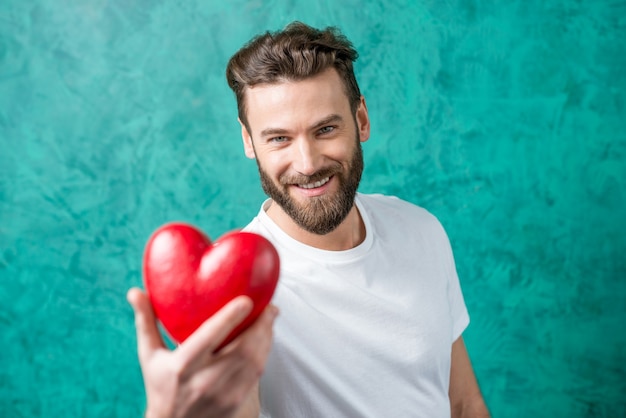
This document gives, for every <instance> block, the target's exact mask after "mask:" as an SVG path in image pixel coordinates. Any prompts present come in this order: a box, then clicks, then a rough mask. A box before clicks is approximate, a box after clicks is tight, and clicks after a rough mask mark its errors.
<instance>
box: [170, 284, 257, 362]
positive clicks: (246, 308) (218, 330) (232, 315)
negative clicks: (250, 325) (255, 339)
mask: <svg viewBox="0 0 626 418" xmlns="http://www.w3.org/2000/svg"><path fill="white" fill-rule="evenodd" d="M252 306H253V303H252V300H251V299H250V298H249V297H247V296H239V297H237V298H235V299H233V300H231V301H230V302H228V303H227V304H226V305H224V307H223V308H222V309H220V310H219V311H217V312H216V313H215V314H214V315H213V316H211V317H210V318H209V319H207V320H206V321H204V323H203V324H202V325H200V327H199V328H198V329H197V330H195V331H194V333H193V334H191V335H190V336H189V338H187V339H186V340H185V341H184V342H183V343H182V344H181V345H180V346H179V347H178V349H177V351H178V352H179V353H180V355H181V356H183V357H184V358H186V360H187V361H189V362H191V361H192V359H194V358H195V357H198V356H199V355H201V354H202V353H206V352H210V353H212V352H213V351H214V350H215V349H216V348H217V347H219V345H220V344H221V343H222V341H224V340H225V339H226V337H228V335H230V333H231V332H232V331H233V330H234V329H235V328H236V327H237V326H238V325H239V324H241V323H242V322H243V320H244V319H246V317H247V316H248V315H249V314H250V312H251V311H252Z"/></svg>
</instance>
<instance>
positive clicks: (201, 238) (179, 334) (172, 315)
mask: <svg viewBox="0 0 626 418" xmlns="http://www.w3.org/2000/svg"><path fill="white" fill-rule="evenodd" d="M279 265H280V263H279V258H278V253H277V251H276V249H275V248H274V246H273V245H272V244H271V243H270V242H269V241H268V240H267V239H265V238H263V237H262V236H260V235H258V234H253V233H249V232H238V231H236V232H230V233H228V234H225V235H224V236H222V237H221V238H220V239H218V240H217V241H215V243H212V242H211V241H210V239H209V237H208V236H206V235H205V234H204V233H202V232H201V231H200V230H198V229H197V228H195V227H194V226H191V225H188V224H183V223H171V224H167V225H164V226H162V227H160V228H159V229H157V230H156V231H155V232H154V233H153V235H152V236H151V237H150V239H149V241H148V243H147V245H146V248H145V252H144V263H143V273H144V283H145V286H146V289H147V291H148V295H149V297H150V301H151V303H152V306H153V308H154V311H155V314H156V316H157V318H158V319H159V321H160V322H161V324H162V325H163V327H164V328H165V330H166V331H167V332H168V334H169V335H170V337H171V338H172V339H174V340H175V341H177V342H179V343H180V342H183V341H184V340H185V339H186V338H187V337H189V335H191V334H192V333H193V332H194V331H195V330H196V329H197V328H198V327H199V326H200V325H201V324H202V323H203V322H204V321H205V320H206V319H207V318H209V317H210V316H212V315H213V314H215V313H216V312H217V311H218V310H219V309H220V308H222V307H223V306H224V305H225V304H226V303H228V302H229V301H230V300H232V299H233V298H235V297H237V296H239V295H247V296H249V297H250V298H251V299H252V300H253V301H254V308H253V310H252V312H251V313H250V315H249V316H248V317H247V318H246V319H245V321H244V322H243V323H242V324H241V325H240V326H239V327H237V328H236V329H235V330H234V331H233V332H232V333H231V334H230V335H229V336H228V338H227V339H226V340H225V341H224V343H223V344H222V345H221V346H220V347H222V346H224V345H226V344H227V343H228V342H230V341H232V339H233V338H235V337H236V336H237V335H238V334H239V333H240V332H241V331H243V330H244V329H245V328H247V327H248V326H249V325H250V324H251V323H253V322H254V320H255V319H256V318H257V317H258V316H259V315H260V314H261V312H262V311H263V309H264V308H265V306H267V304H268V303H269V302H270V300H271V298H272V295H273V293H274V290H275V288H276V284H277V282H278V275H279Z"/></svg>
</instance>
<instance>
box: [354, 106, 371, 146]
mask: <svg viewBox="0 0 626 418" xmlns="http://www.w3.org/2000/svg"><path fill="white" fill-rule="evenodd" d="M356 124H357V129H358V130H359V138H360V140H361V142H365V141H367V140H368V139H369V138H370V117H369V115H368V114H367V105H366V104H365V97H363V96H361V102H360V103H359V107H358V108H357V109H356Z"/></svg>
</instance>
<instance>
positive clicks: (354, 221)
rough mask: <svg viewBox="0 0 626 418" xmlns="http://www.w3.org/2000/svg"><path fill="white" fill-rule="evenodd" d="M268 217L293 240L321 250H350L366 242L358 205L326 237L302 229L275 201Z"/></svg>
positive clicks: (268, 211) (271, 205)
mask: <svg viewBox="0 0 626 418" xmlns="http://www.w3.org/2000/svg"><path fill="white" fill-rule="evenodd" d="M267 215H268V216H269V217H270V218H271V219H272V220H273V221H274V222H276V224H277V225H278V226H279V227H280V228H281V229H282V230H283V231H285V233H287V235H289V236H290V237H292V238H293V239H295V240H298V241H300V242H301V243H303V244H305V245H309V246H311V247H314V248H319V249H321V250H327V251H344V250H349V249H351V248H354V247H356V246H357V245H359V244H360V243H362V242H363V241H364V240H365V224H364V223H363V219H362V218H361V214H360V213H359V210H358V209H357V207H356V205H353V206H352V209H351V210H350V213H348V216H346V219H344V220H343V222H341V224H339V226H338V227H337V228H335V229H334V230H333V231H331V232H329V233H328V234H325V235H318V234H314V233H312V232H309V231H307V230H305V229H302V227H300V226H299V225H298V224H296V223H295V222H294V221H293V219H291V217H290V216H289V215H287V214H286V213H285V212H284V211H283V210H282V208H281V207H280V206H278V205H277V204H276V203H274V202H273V201H272V202H271V203H270V207H269V208H267Z"/></svg>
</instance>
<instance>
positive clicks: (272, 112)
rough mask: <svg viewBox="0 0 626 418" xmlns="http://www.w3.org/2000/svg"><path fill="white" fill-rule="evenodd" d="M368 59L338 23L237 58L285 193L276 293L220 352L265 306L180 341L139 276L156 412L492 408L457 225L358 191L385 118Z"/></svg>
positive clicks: (269, 181) (250, 108) (270, 39)
mask: <svg viewBox="0 0 626 418" xmlns="http://www.w3.org/2000/svg"><path fill="white" fill-rule="evenodd" d="M356 57H357V53H356V51H355V50H354V49H353V47H352V45H351V44H350V42H349V41H348V40H347V39H346V38H345V37H344V36H343V35H341V34H340V33H339V32H338V31H337V30H335V29H332V28H328V29H326V30H323V31H319V30H316V29H313V28H310V27H308V26H306V25H304V24H301V23H294V24H291V25H289V26H288V27H287V28H285V30H283V31H281V32H277V33H273V34H272V33H267V34H264V35H262V36H259V37H257V38H255V39H253V40H252V41H251V42H250V43H249V44H247V45H246V46H244V48H242V49H241V50H240V51H239V52H238V53H237V54H235V55H234V56H233V57H232V58H231V60H230V62H229V64H228V68H227V79H228V83H229V85H230V87H231V88H232V89H233V91H234V92H235V95H236V98H237V104H238V111H239V121H240V123H241V132H242V137H243V144H244V150H245V154H246V156H248V157H249V158H254V159H256V161H257V164H258V168H259V173H260V178H261V184H262V186H263V189H264V191H265V192H266V194H267V195H268V196H269V197H270V199H268V200H267V201H266V202H265V203H264V204H263V206H262V208H261V210H260V212H259V215H258V216H257V217H256V218H255V219H254V220H253V221H252V222H251V223H250V224H249V225H248V226H247V227H246V230H248V231H252V232H256V233H259V234H262V235H264V236H265V237H267V238H268V239H270V240H271V241H272V242H273V243H274V245H275V246H276V248H277V250H278V252H279V254H280V257H281V276H280V282H279V285H278V288H277V290H276V294H275V296H274V300H273V304H274V305H275V306H274V305H272V306H270V307H268V308H267V310H266V311H265V312H264V314H263V315H262V316H261V317H260V318H259V319H258V320H257V321H256V322H255V323H254V324H253V326H251V327H250V328H249V329H248V330H246V331H245V332H244V333H243V334H241V335H240V336H239V337H238V338H237V339H235V340H234V341H233V342H232V343H230V344H229V345H227V346H226V347H225V348H223V349H222V350H220V351H219V352H218V353H214V350H215V348H216V347H218V346H219V345H220V342H221V341H222V340H223V339H224V338H225V337H226V336H227V335H228V334H229V333H230V331H231V330H232V329H233V328H235V327H236V326H237V324H238V323H240V322H241V321H242V320H243V319H244V318H245V317H246V315H247V314H248V313H249V311H250V309H251V301H250V300H249V299H247V298H245V297H241V298H237V299H236V300H234V301H233V302H231V303H230V304H228V305H227V306H225V307H224V308H223V309H222V310H221V311H220V312H219V313H217V314H216V315H215V316H213V317H212V318H210V319H209V320H207V321H206V322H205V323H204V324H203V325H202V326H201V327H200V328H199V329H198V330H197V331H196V332H195V333H194V334H193V335H192V336H191V337H190V338H189V339H188V340H186V341H185V342H184V343H183V344H181V345H180V346H179V347H177V349H176V350H173V351H169V350H167V349H166V348H165V346H164V344H163V341H162V339H161V337H160V335H159V332H158V329H157V326H156V323H155V318H154V314H153V313H152V310H151V308H150V304H149V302H148V299H147V297H146V295H145V294H144V293H142V292H141V291H139V290H138V289H131V290H130V291H129V293H128V299H129V302H130V303H131V305H132V306H133V308H134V310H135V317H136V327H137V337H138V352H139V359H140V363H141V367H142V371H143V375H144V381H145V385H146V393H147V400H148V409H147V412H146V415H147V416H151V417H152V416H154V417H174V416H175V417H178V416H180V417H182V416H185V417H192V416H194V417H195V416H203V417H207V416H216V417H217V416H219V417H227V416H229V417H230V416H232V417H256V416H259V414H261V416H271V417H388V416H393V417H396V416H397V417H446V416H450V415H452V416H454V417H462V416H463V417H465V416H468V417H485V416H489V414H488V412H487V408H486V407H485V404H484V402H483V399H482V396H481V394H480V390H479V388H478V384H477V382H476V378H475V376H474V372H473V370H472V367H471V364H470V361H469V358H468V355H467V352H466V349H465V346H464V343H463V338H462V337H461V333H462V332H463V330H464V329H465V327H466V326H467V325H468V323H469V317H468V315H467V311H466V309H465V304H464V301H463V297H462V294H461V289H460V286H459V282H458V278H457V275H456V270H455V266H454V260H453V256H452V251H451V249H450V245H449V242H448V239H447V237H446V235H445V232H444V230H443V228H442V227H441V226H440V224H439V223H438V222H437V220H436V219H435V218H434V217H433V216H432V215H430V214H429V213H428V212H426V211H425V210H423V209H421V208H419V207H417V206H414V205H412V204H410V203H407V202H404V201H401V200H399V199H397V198H392V197H385V196H382V195H362V194H358V193H357V187H358V185H359V181H360V178H361V173H362V170H363V157H362V152H361V143H362V142H365V141H367V139H368V138H369V134H370V123H369V117H368V112H367V107H366V103H365V99H364V98H363V96H362V95H361V93H360V91H359V88H358V84H357V82H356V80H355V77H354V72H353V67H352V63H353V61H354V60H355V59H356ZM278 309H280V310H281V314H280V317H279V318H278V319H276V317H277V312H278ZM274 322H275V327H274Z"/></svg>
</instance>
